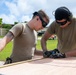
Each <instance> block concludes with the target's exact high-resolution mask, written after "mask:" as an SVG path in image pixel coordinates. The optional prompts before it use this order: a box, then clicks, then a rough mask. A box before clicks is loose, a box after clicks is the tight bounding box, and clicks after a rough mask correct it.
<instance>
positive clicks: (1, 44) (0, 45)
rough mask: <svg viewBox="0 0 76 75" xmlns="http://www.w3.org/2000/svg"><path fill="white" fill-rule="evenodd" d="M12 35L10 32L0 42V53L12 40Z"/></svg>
mask: <svg viewBox="0 0 76 75" xmlns="http://www.w3.org/2000/svg"><path fill="white" fill-rule="evenodd" d="M13 37H14V35H13V34H12V33H11V32H8V33H7V34H6V35H5V36H4V37H3V38H2V39H1V41H0V51H2V50H3V48H4V47H5V46H6V44H7V43H9V42H10V41H11V40H12V39H13Z"/></svg>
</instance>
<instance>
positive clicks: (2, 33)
mask: <svg viewBox="0 0 76 75" xmlns="http://www.w3.org/2000/svg"><path fill="white" fill-rule="evenodd" d="M6 33H7V30H6V29H5V28H0V36H4V35H6Z"/></svg>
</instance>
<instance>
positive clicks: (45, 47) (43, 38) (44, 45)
mask: <svg viewBox="0 0 76 75" xmlns="http://www.w3.org/2000/svg"><path fill="white" fill-rule="evenodd" d="M50 36H51V34H50V33H49V32H48V31H46V32H45V33H44V35H43V36H42V38H41V47H42V50H43V52H45V51H47V46H46V45H47V44H46V42H47V40H48V39H49V37H50Z"/></svg>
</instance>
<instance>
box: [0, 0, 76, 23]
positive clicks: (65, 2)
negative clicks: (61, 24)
mask: <svg viewBox="0 0 76 75" xmlns="http://www.w3.org/2000/svg"><path fill="white" fill-rule="evenodd" d="M61 6H66V7H67V8H69V9H70V11H71V12H72V13H73V16H74V17H76V0H0V18H3V23H8V24H14V22H24V21H29V20H30V19H31V18H32V14H33V12H35V11H38V10H40V9H42V10H44V11H45V12H46V13H47V15H48V16H49V18H50V22H49V24H50V23H51V22H52V21H53V20H54V15H53V12H54V11H55V10H56V9H57V8H58V7H61Z"/></svg>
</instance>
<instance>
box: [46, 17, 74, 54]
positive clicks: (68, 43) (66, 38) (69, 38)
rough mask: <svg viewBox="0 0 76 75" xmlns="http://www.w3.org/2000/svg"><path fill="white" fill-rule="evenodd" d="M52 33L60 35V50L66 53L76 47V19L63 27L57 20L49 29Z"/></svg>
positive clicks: (58, 46)
mask: <svg viewBox="0 0 76 75" xmlns="http://www.w3.org/2000/svg"><path fill="white" fill-rule="evenodd" d="M47 31H48V32H49V33H50V34H56V35H57V37H58V45H57V48H58V49H59V50H60V52H62V53H65V52H68V51H71V50H74V49H76V19H75V18H73V20H72V22H71V24H69V25H68V26H67V27H65V28H61V27H60V26H59V24H57V23H56V22H55V21H54V22H53V23H52V24H51V25H50V26H49V28H48V30H47Z"/></svg>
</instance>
